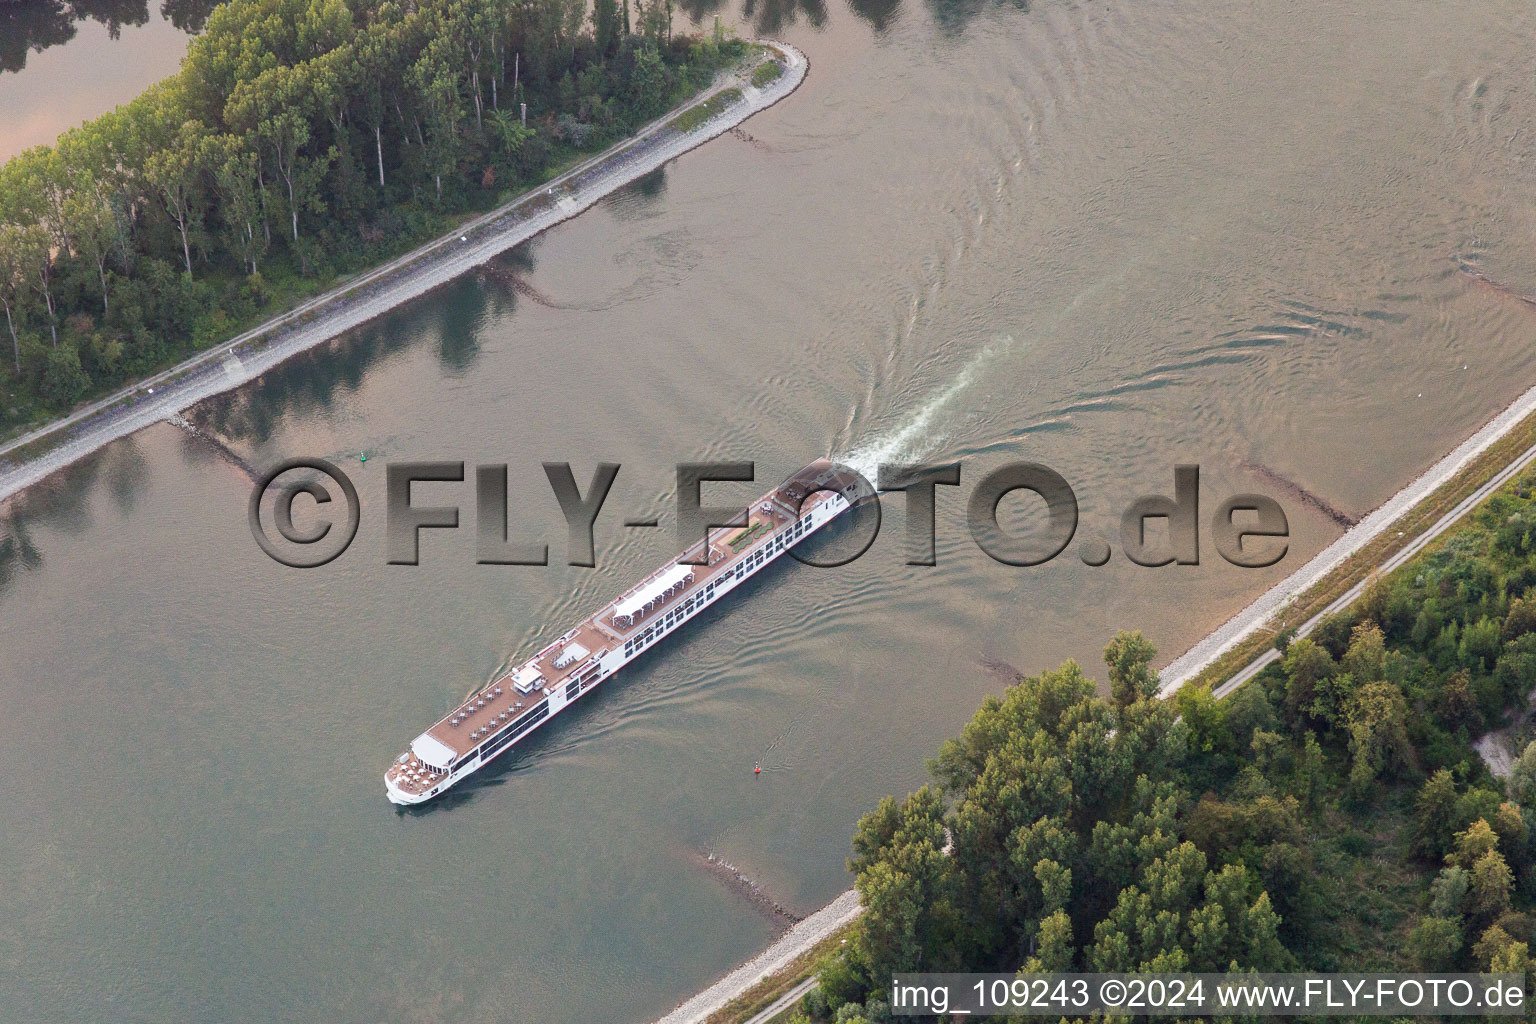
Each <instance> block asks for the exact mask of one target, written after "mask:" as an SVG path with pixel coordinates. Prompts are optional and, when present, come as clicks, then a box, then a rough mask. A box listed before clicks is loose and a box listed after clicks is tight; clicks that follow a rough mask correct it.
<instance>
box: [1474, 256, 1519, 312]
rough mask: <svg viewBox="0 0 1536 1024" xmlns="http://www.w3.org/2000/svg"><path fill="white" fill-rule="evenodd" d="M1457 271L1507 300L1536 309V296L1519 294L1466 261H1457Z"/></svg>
mask: <svg viewBox="0 0 1536 1024" xmlns="http://www.w3.org/2000/svg"><path fill="white" fill-rule="evenodd" d="M1456 269H1457V270H1459V271H1461V272H1462V273H1463V274H1466V275H1467V276H1468V277H1470V278H1471V279H1472V280H1474V281H1476V282H1477V283H1478V284H1480V285H1482V286H1483V287H1485V288H1489V289H1491V290H1493V291H1495V292H1498V293H1499V294H1500V295H1502V296H1504V297H1505V298H1506V299H1515V300H1516V301H1519V302H1523V303H1525V304H1526V305H1527V306H1532V307H1536V295H1527V294H1526V293H1525V292H1517V291H1515V290H1514V289H1513V288H1511V287H1509V285H1507V284H1504V283H1503V282H1501V281H1496V280H1494V279H1493V278H1491V277H1489V276H1488V275H1487V274H1485V273H1483V272H1482V271H1481V270H1479V269H1477V268H1476V267H1474V266H1473V265H1472V264H1470V263H1468V262H1466V261H1465V260H1461V259H1457V260H1456Z"/></svg>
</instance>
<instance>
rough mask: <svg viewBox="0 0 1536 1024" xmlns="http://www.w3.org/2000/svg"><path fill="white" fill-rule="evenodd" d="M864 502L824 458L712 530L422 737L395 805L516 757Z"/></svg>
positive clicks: (853, 483) (396, 780) (399, 770)
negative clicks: (627, 669) (628, 668)
mask: <svg viewBox="0 0 1536 1024" xmlns="http://www.w3.org/2000/svg"><path fill="white" fill-rule="evenodd" d="M858 497H859V480H858V478H857V477H856V476H854V475H853V474H851V473H849V472H847V471H846V470H841V469H839V468H838V467H837V466H836V465H834V464H833V463H831V462H828V461H827V460H824V459H822V460H818V461H816V462H813V463H811V465H809V466H807V467H806V468H805V469H802V470H801V471H800V472H798V473H796V474H795V475H794V476H792V477H790V478H789V479H788V480H786V481H785V482H784V483H783V484H782V485H781V486H780V487H778V488H776V489H775V490H773V491H772V492H770V493H769V494H766V495H764V496H763V497H762V498H761V499H759V500H758V501H757V502H755V503H754V504H753V505H752V506H751V508H750V509H749V510H748V511H747V514H746V519H745V521H744V524H743V525H738V526H733V527H729V528H726V529H715V530H711V531H709V535H708V537H707V538H705V539H704V540H703V541H701V542H700V543H698V544H696V545H694V546H693V547H692V548H689V549H688V550H687V551H686V552H684V553H683V554H682V555H680V556H679V557H678V559H677V561H676V562H675V563H673V564H669V565H665V566H663V567H662V568H660V569H658V570H656V571H655V572H653V573H651V574H650V575H649V576H647V577H646V578H645V579H643V580H641V581H640V583H639V584H637V585H636V586H634V587H632V588H631V589H630V590H629V591H628V592H627V593H625V594H623V595H621V596H620V597H619V598H618V599H617V600H616V601H614V602H612V603H611V604H608V605H606V606H605V607H603V608H602V609H600V610H599V611H598V612H597V613H596V614H594V615H593V616H592V617H590V618H588V619H586V620H585V621H583V622H580V623H578V624H577V625H576V626H575V628H573V629H570V630H568V631H566V632H565V633H563V634H562V635H561V636H560V637H559V638H558V639H557V640H555V641H554V642H552V643H550V644H549V645H548V646H546V647H544V648H543V649H542V650H541V651H539V652H538V653H537V654H535V655H534V656H533V657H531V658H529V659H528V660H527V661H524V662H523V663H522V664H520V665H517V666H515V667H513V668H511V669H509V670H508V671H507V672H505V673H504V674H503V675H501V676H499V677H498V678H496V679H495V680H493V681H492V682H490V683H488V684H486V686H484V687H483V688H482V689H480V690H479V691H477V692H476V693H475V694H474V695H473V696H472V697H470V698H469V699H468V700H467V701H465V702H464V703H463V704H461V705H460V706H458V707H457V708H455V709H454V710H453V711H452V712H450V713H449V714H448V715H446V716H444V717H443V718H442V719H441V720H440V721H438V722H437V724H435V725H433V726H432V727H431V728H430V729H428V730H427V731H426V732H424V733H422V734H421V735H420V736H417V737H416V738H415V739H414V740H412V741H411V744H410V749H409V750H407V751H406V752H405V753H403V754H401V755H400V756H399V757H397V758H395V762H394V764H392V765H390V766H389V769H388V771H386V772H385V773H384V789H385V792H386V793H388V795H389V799H390V800H392V801H393V802H395V803H397V804H419V803H423V802H425V801H427V800H431V799H432V798H433V797H436V796H440V795H442V794H443V793H444V792H445V791H447V790H448V789H450V788H452V787H453V786H454V785H456V784H457V783H459V782H461V781H463V779H464V778H465V777H467V776H469V775H471V774H473V773H474V772H476V771H478V770H480V769H481V768H484V767H485V766H486V765H487V764H489V763H490V762H491V761H493V760H495V759H496V758H498V757H500V756H502V755H503V754H505V753H506V752H507V751H509V750H512V749H513V748H515V747H516V746H517V744H518V743H519V742H520V741H522V740H524V739H526V738H527V737H529V736H531V735H532V734H533V733H534V732H536V731H537V730H538V729H539V727H540V726H542V725H544V724H545V723H546V722H548V721H550V720H551V719H553V718H554V717H555V716H556V715H558V714H560V713H561V712H562V711H565V710H566V709H567V708H569V707H570V706H571V705H572V704H574V703H576V701H578V700H580V699H581V698H582V697H584V696H586V695H587V694H588V693H591V692H592V691H593V690H595V689H597V687H598V686H600V685H602V683H604V682H605V681H607V680H608V679H610V678H612V677H613V675H614V674H615V673H617V672H618V671H619V669H621V668H623V667H624V666H625V665H627V664H629V663H630V662H631V661H633V660H634V659H635V658H637V657H639V656H640V655H641V653H643V652H644V651H646V650H648V649H650V648H651V647H653V646H655V645H656V644H657V643H659V642H660V641H661V639H662V638H663V637H666V636H669V635H670V634H672V633H675V632H676V631H677V630H679V629H681V628H682V627H683V625H684V624H685V623H687V622H688V621H689V620H690V619H692V618H694V617H695V616H697V615H698V614H699V613H700V612H702V611H703V610H704V609H705V608H708V607H709V606H710V605H712V604H714V603H715V602H716V601H718V600H720V598H722V597H724V596H725V595H726V594H728V593H729V592H730V591H732V590H734V589H735V588H736V587H738V586H740V585H741V583H742V582H743V581H744V580H746V579H748V578H749V577H751V576H753V575H755V574H756V573H758V572H759V571H761V570H762V568H763V566H765V565H767V564H768V563H769V562H772V561H773V560H774V559H776V558H778V557H779V556H780V555H782V554H784V552H786V551H788V550H789V549H790V548H792V547H794V546H795V545H796V544H799V543H800V542H801V541H803V540H804V539H805V538H807V537H809V536H810V535H811V534H813V533H815V532H816V531H817V530H819V529H821V528H822V527H824V526H826V525H827V524H828V523H830V522H831V521H832V520H833V519H835V518H837V517H838V516H839V515H841V514H842V513H843V512H845V511H847V510H848V509H849V508H851V507H852V505H853V504H854V503H855V502H856V501H857V500H858ZM706 549H707V553H706ZM690 563H694V564H690Z"/></svg>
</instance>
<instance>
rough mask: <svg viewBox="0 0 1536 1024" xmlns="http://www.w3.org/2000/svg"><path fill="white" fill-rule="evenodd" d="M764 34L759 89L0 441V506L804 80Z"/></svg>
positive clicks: (517, 238) (587, 201)
mask: <svg viewBox="0 0 1536 1024" xmlns="http://www.w3.org/2000/svg"><path fill="white" fill-rule="evenodd" d="M760 42H762V43H763V44H764V45H767V46H770V47H772V48H773V49H775V50H777V51H778V52H779V53H780V54H781V55H782V56H783V58H784V65H785V66H784V73H783V74H782V75H780V76H779V77H778V78H776V79H775V80H774V81H772V82H769V83H768V84H767V85H766V86H764V87H762V88H756V87H754V86H752V85H751V83H750V82H749V81H743V80H739V79H736V78H731V79H727V80H724V81H720V82H717V83H716V85H715V87H714V88H712V89H710V90H708V91H706V92H704V93H701V94H700V95H698V96H695V97H694V98H693V99H691V100H690V101H689V102H688V103H687V104H685V105H684V106H683V107H680V108H679V109H677V110H673V111H671V112H669V113H668V114H666V115H665V116H663V117H661V118H659V119H657V120H656V121H653V122H652V123H651V124H650V125H648V126H646V127H645V128H644V129H642V130H641V131H640V132H639V133H637V134H636V135H635V136H633V137H632V138H630V139H627V140H625V141H624V142H621V143H618V144H617V145H615V146H614V147H612V148H610V149H608V150H607V151H605V152H603V153H600V154H598V155H597V156H595V157H593V158H592V159H591V160H588V161H586V162H585V163H582V164H580V165H579V166H577V167H574V168H572V169H571V170H569V171H567V172H565V173H564V174H562V175H560V176H559V177H557V178H555V179H554V180H553V181H550V182H548V183H547V184H545V185H544V186H542V187H541V188H539V190H538V191H536V192H531V193H528V194H527V195H524V196H522V197H520V198H519V199H517V200H515V201H514V202H512V203H509V204H507V205H506V206H502V207H499V208H498V209H496V210H493V211H491V212H490V213H488V214H485V215H483V216H481V217H479V218H476V219H475V220H473V221H470V222H469V223H467V224H464V225H461V226H460V227H459V228H458V229H456V230H455V231H454V232H453V233H452V234H450V235H445V236H443V237H442V238H439V239H436V240H435V241H432V242H429V243H427V244H426V245H424V246H422V247H420V248H418V249H416V250H414V251H413V252H410V253H408V254H406V255H405V256H402V257H400V258H399V259H397V260H394V261H392V262H390V263H387V264H385V265H384V266H382V267H378V268H375V269H374V270H371V271H369V272H367V273H365V274H362V275H359V276H358V277H356V278H353V279H352V280H351V281H348V282H346V283H344V284H342V285H340V286H339V287H337V288H334V289H332V290H331V291H328V292H325V293H324V294H321V295H318V296H316V297H315V298H313V299H310V300H308V301H306V302H304V303H302V304H300V305H299V306H297V307H295V308H294V309H292V310H290V311H289V312H287V313H284V314H282V315H280V316H277V317H274V318H273V319H271V320H269V321H267V322H266V323H264V324H262V325H260V326H258V327H256V328H254V329H252V330H250V331H247V332H246V333H244V334H242V335H239V336H238V337H236V338H234V339H231V340H230V341H228V342H225V343H223V344H221V345H219V346H217V347H216V348H214V349H210V350H208V351H206V352H202V353H199V354H198V355H196V356H194V357H192V358H191V359H188V360H186V361H185V362H183V363H180V364H178V365H177V366H175V367H172V368H171V369H169V370H166V371H164V372H162V373H160V374H157V375H155V376H154V377H151V378H148V379H146V380H142V381H139V382H137V383H135V384H133V385H130V386H129V387H126V388H124V389H122V390H120V391H118V392H116V393H114V394H112V395H109V396H107V397H106V398H103V399H100V400H98V401H96V402H93V403H91V404H90V405H88V406H86V407H85V408H83V409H80V410H77V411H76V412H74V413H72V414H71V415H69V416H67V417H65V418H64V419H62V420H59V421H57V422H55V423H52V424H49V425H48V426H46V427H42V428H39V429H38V430H35V431H32V432H31V433H28V434H25V435H23V436H21V437H19V438H16V439H14V440H12V441H10V442H8V443H6V444H4V445H0V502H3V501H5V500H6V499H9V498H11V497H13V496H15V495H16V494H18V493H20V492H21V491H23V490H25V489H26V488H28V487H30V486H32V485H33V484H35V483H38V482H39V481H41V480H43V479H44V478H45V477H47V476H49V475H51V474H53V473H56V472H58V471H59V470H60V469H63V468H64V467H65V466H68V465H70V464H71V463H73V462H75V461H77V460H79V459H81V458H84V457H85V456H86V455H89V454H90V453H92V452H94V451H96V450H97V449H99V448H101V447H103V446H104V445H106V444H109V443H111V442H112V441H115V440H117V439H118V438H121V437H126V436H128V435H129V434H132V433H134V432H135V431H138V430H142V429H143V428H144V427H147V426H150V425H151V424H154V423H156V422H159V421H161V420H165V419H166V418H167V417H169V416H172V415H175V414H177V413H180V412H181V411H182V410H184V409H186V408H188V407H189V406H192V405H195V404H196V403H198V402H200V401H202V400H203V399H206V398H209V397H211V396H213V395H217V394H220V393H222V392H225V391H229V390H232V389H234V388H237V387H239V386H241V385H242V384H246V383H248V382H250V381H252V380H254V379H256V378H257V377H259V376H261V375H262V374H263V373H266V372H267V371H268V370H270V369H272V368H273V367H275V366H276V365H278V364H279V363H281V362H283V361H284V360H285V359H288V358H290V357H291V356H294V355H297V354H298V353H300V352H304V351H306V350H308V349H311V348H314V347H315V346H317V345H320V344H323V343H325V342H327V341H330V340H332V339H333V338H336V337H337V336H339V335H341V334H343V333H345V332H347V331H349V330H352V329H353V328H355V327H358V326H360V325H362V324H364V323H367V322H368V321H369V320H372V319H373V318H375V317H377V316H380V315H381V314H384V313H387V312H389V311H390V310H392V309H394V308H395V307H397V306H400V305H402V304H404V303H406V302H409V301H410V300H412V299H415V298H418V297H419V296H421V295H424V294H426V293H427V292H428V291H431V290H432V289H433V288H436V287H438V286H440V285H443V284H446V283H447V282H449V281H451V280H453V279H454V278H456V277H458V276H459V275H461V274H463V273H465V272H466V271H468V270H471V269H473V268H474V267H476V266H478V265H480V264H482V263H484V262H486V261H487V260H489V259H491V258H492V257H493V256H496V255H498V254H499V253H502V252H505V251H506V250H507V249H510V248H512V247H513V246H516V245H519V244H521V243H522V242H525V241H527V240H528V239H530V238H532V237H534V236H535V235H537V234H539V233H540V232H543V231H546V230H548V229H549V228H551V227H553V226H555V225H556V224H559V223H561V222H562V221H566V220H569V219H571V218H572V217H575V216H576V215H577V214H579V213H581V212H582V211H583V210H586V209H587V208H589V207H591V206H592V205H593V204H595V203H596V202H598V200H600V199H602V198H603V197H604V196H607V195H609V194H610V193H612V192H614V191H615V190H617V189H619V188H621V187H623V186H624V185H627V184H629V183H630V182H632V181H635V180H636V179H638V178H640V177H642V176H644V175H646V174H649V173H650V172H652V171H654V170H656V169H657V168H658V167H661V166H662V165H664V164H666V163H667V162H668V161H671V160H674V159H676V158H677V157H679V156H681V155H682V154H684V153H686V152H688V151H689V150H690V149H693V148H695V147H696V146H700V145H703V144H704V143H705V142H708V141H709V140H710V139H713V138H716V137H718V136H720V135H723V134H725V133H726V132H728V131H730V130H731V129H733V128H735V127H736V126H737V125H739V124H741V123H742V122H743V121H745V120H746V119H747V118H749V117H751V116H752V115H753V114H756V113H758V112H759V111H762V110H766V109H767V108H768V107H771V106H773V105H774V104H775V103H777V102H778V101H779V100H781V99H783V98H784V97H786V96H788V95H789V94H790V93H792V92H794V91H795V89H797V88H798V87H799V86H800V83H801V82H802V81H804V80H805V74H806V71H807V69H808V68H809V62H808V61H807V60H806V57H805V55H804V54H803V53H801V52H800V51H799V50H797V49H795V48H794V47H792V46H789V45H787V44H784V43H780V42H775V41H772V40H761V41H760ZM733 87H734V88H738V89H740V90H741V93H742V98H741V99H740V100H739V101H737V102H735V103H733V104H731V105H730V106H729V107H727V108H726V109H725V110H723V111H721V112H720V113H719V114H717V115H715V116H714V117H712V118H710V119H709V120H708V121H706V122H704V123H703V124H701V125H699V126H698V127H696V128H694V129H693V130H692V131H687V132H683V131H679V130H678V129H676V128H673V127H671V125H670V122H671V121H672V120H673V119H674V118H675V117H677V116H678V114H680V113H681V112H682V111H684V110H687V109H689V108H691V107H693V106H695V105H696V104H698V103H702V102H704V101H705V100H707V99H708V98H709V97H711V96H713V95H715V94H716V93H718V92H720V91H723V90H725V89H729V88H733ZM35 445H42V446H46V450H45V451H43V452H41V453H39V454H38V455H36V456H35V457H32V458H23V459H21V460H20V461H11V460H12V459H14V458H15V456H16V454H17V453H19V452H21V451H22V450H23V449H26V448H29V447H32V446H35Z"/></svg>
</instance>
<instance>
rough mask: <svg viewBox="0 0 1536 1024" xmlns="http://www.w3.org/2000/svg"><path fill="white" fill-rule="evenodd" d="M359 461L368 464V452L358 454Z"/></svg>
mask: <svg viewBox="0 0 1536 1024" xmlns="http://www.w3.org/2000/svg"><path fill="white" fill-rule="evenodd" d="M357 461H358V462H367V461H368V453H367V452H358V454H357Z"/></svg>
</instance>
